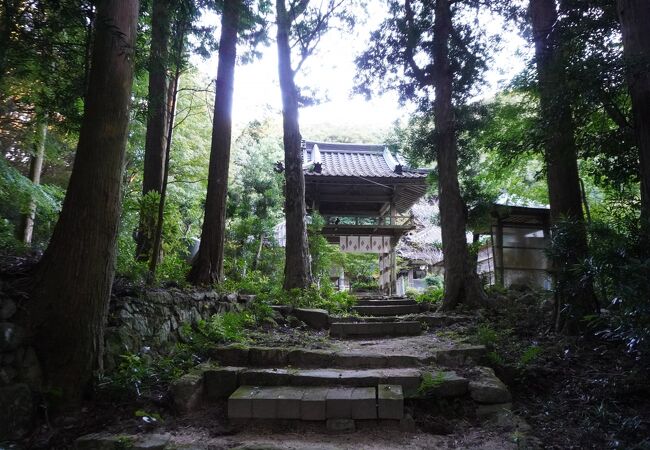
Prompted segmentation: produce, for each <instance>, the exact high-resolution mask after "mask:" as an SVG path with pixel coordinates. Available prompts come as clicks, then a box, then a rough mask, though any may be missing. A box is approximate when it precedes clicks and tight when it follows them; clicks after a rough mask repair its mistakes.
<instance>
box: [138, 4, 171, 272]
mask: <svg viewBox="0 0 650 450" xmlns="http://www.w3.org/2000/svg"><path fill="white" fill-rule="evenodd" d="M170 32H171V5H170V0H154V1H153V6H152V15H151V50H150V53H149V92H148V112H147V135H146V139H145V146H144V176H143V178H142V195H143V196H144V195H146V194H147V193H149V192H157V193H159V194H160V193H161V192H162V185H163V179H164V166H165V153H166V150H167V127H168V123H169V113H168V105H167V97H168V95H169V89H170V83H169V82H168V77H167V70H168V68H169V65H170V64H169V36H170ZM155 228H156V216H155V215H154V214H152V211H146V210H144V209H141V211H140V225H139V227H138V242H137V248H136V257H137V259H138V260H140V261H147V260H148V259H149V258H150V256H151V246H152V244H153V240H154V230H155Z"/></svg>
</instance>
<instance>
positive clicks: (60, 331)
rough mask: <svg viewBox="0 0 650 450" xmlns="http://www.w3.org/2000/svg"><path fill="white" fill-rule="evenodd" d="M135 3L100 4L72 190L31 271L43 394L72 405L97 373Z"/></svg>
mask: <svg viewBox="0 0 650 450" xmlns="http://www.w3.org/2000/svg"><path fill="white" fill-rule="evenodd" d="M138 3H139V2H138V1H137V0H101V1H99V2H98V3H97V19H98V20H97V23H96V28H95V33H96V34H95V40H94V44H93V45H94V47H93V53H92V55H93V60H92V68H91V75H90V85H89V89H88V96H87V98H86V105H85V112H84V118H83V122H82V125H81V131H80V134H79V143H78V146H77V154H76V157H75V162H74V167H73V170H72V174H71V176H70V183H69V185H68V190H67V193H66V196H65V200H64V202H63V209H62V211H61V216H60V218H59V221H58V223H57V224H56V227H55V229H54V234H53V235H52V239H51V241H50V245H49V246H48V248H47V250H46V251H45V254H44V255H43V258H42V259H41V261H40V263H39V265H38V266H37V268H36V272H35V274H34V275H35V278H34V291H33V295H32V299H31V301H30V303H29V311H28V314H29V316H28V317H26V320H27V323H28V324H29V326H30V330H31V337H32V342H33V345H34V347H35V348H36V351H37V353H38V357H39V359H40V362H41V365H42V367H43V372H44V375H45V382H46V387H49V388H51V389H60V390H61V392H62V394H63V396H62V399H64V401H65V402H66V403H68V404H75V403H77V402H78V401H79V400H80V399H81V396H82V394H83V391H84V389H85V388H86V387H87V385H88V382H89V381H90V379H91V377H92V374H93V370H94V369H97V370H99V371H101V370H102V368H103V366H102V353H103V344H104V325H105V321H106V314H107V310H108V301H109V297H110V291H111V284H112V282H113V276H114V272H115V269H114V262H115V242H116V237H117V229H118V224H119V216H120V208H121V205H120V198H121V196H120V194H121V192H120V191H121V186H122V170H123V165H124V155H125V150H126V139H127V127H128V123H129V100H130V96H131V88H132V84H133V50H134V44H135V36H136V24H137V20H138Z"/></svg>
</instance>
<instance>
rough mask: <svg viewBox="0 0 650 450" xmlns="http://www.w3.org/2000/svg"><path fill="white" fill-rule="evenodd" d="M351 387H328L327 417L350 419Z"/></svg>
mask: <svg viewBox="0 0 650 450" xmlns="http://www.w3.org/2000/svg"><path fill="white" fill-rule="evenodd" d="M351 397H352V389H349V388H330V389H329V391H327V418H328V419H351V418H352V402H351Z"/></svg>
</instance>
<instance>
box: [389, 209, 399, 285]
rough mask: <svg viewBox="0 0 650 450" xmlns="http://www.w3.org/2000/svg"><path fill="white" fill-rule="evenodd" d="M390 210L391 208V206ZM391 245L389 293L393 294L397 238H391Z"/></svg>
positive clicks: (395, 280) (395, 283)
mask: <svg viewBox="0 0 650 450" xmlns="http://www.w3.org/2000/svg"><path fill="white" fill-rule="evenodd" d="M391 210H392V208H391ZM391 220H392V211H391ZM391 244H392V245H391V247H390V256H389V258H390V290H389V294H390V295H393V294H394V293H395V291H396V290H397V255H396V254H395V247H396V245H397V240H396V239H395V238H391Z"/></svg>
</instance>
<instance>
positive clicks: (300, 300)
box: [279, 281, 356, 314]
mask: <svg viewBox="0 0 650 450" xmlns="http://www.w3.org/2000/svg"><path fill="white" fill-rule="evenodd" d="M279 303H284V304H289V305H292V306H294V307H297V308H321V309H325V310H327V311H328V312H329V313H330V314H346V313H348V312H349V311H350V309H351V308H352V306H354V304H355V303H356V298H355V297H354V296H353V295H350V294H348V293H347V292H341V291H336V290H335V289H334V286H333V285H332V283H330V282H329V281H328V282H325V283H323V284H322V285H321V286H320V287H319V286H317V285H312V286H310V287H309V288H307V289H303V290H301V289H292V290H291V291H289V292H287V293H286V294H285V295H284V296H282V297H281V300H279Z"/></svg>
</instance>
